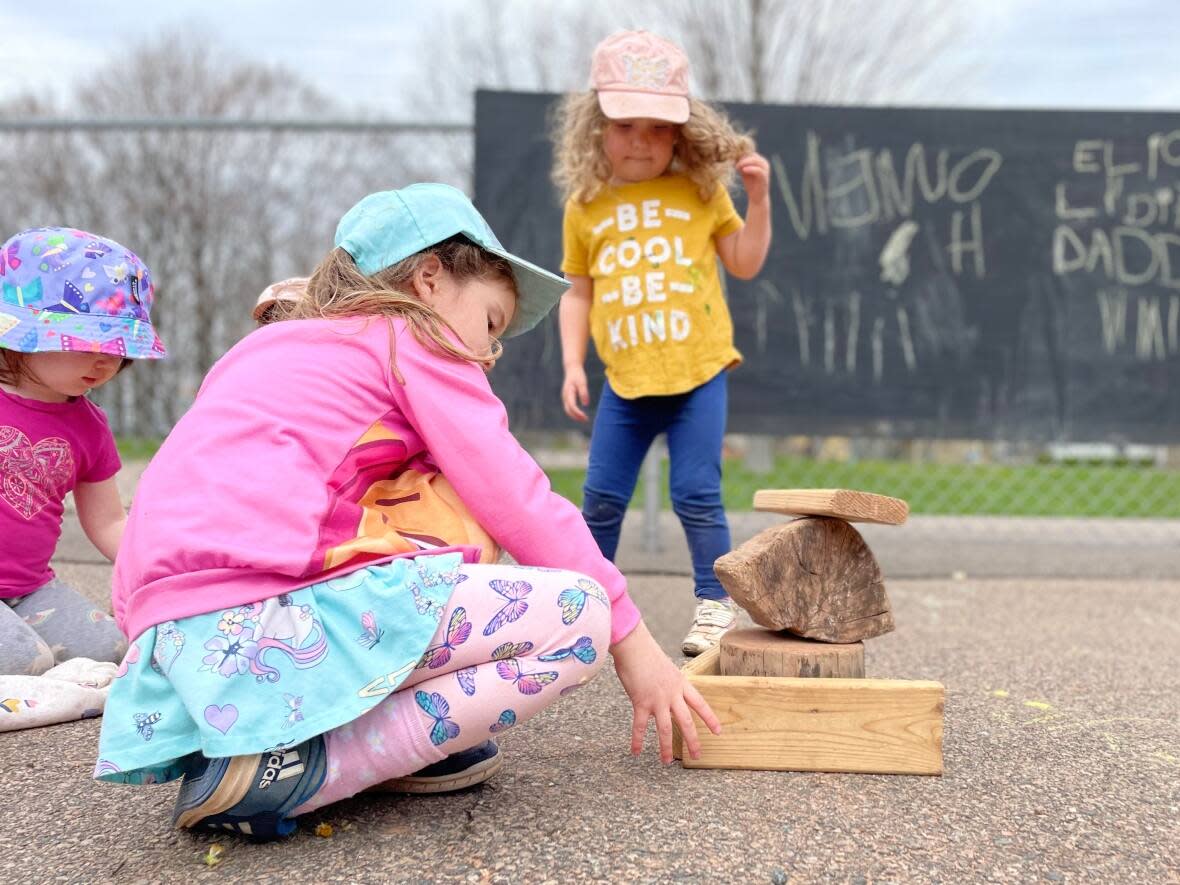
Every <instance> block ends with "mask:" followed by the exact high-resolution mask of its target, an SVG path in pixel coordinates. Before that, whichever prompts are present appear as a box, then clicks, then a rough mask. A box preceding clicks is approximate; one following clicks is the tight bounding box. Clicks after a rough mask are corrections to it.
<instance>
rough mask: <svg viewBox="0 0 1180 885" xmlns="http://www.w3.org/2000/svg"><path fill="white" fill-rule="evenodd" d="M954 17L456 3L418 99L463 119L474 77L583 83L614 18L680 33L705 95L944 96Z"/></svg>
mask: <svg viewBox="0 0 1180 885" xmlns="http://www.w3.org/2000/svg"><path fill="white" fill-rule="evenodd" d="M962 24H963V22H962V21H961V13H960V12H959V11H958V10H957V9H956V7H955V5H954V4H949V3H946V2H945V0H896V2H888V3H883V2H880V0H725V2H719V0H648V2H640V0H607V2H605V3H599V4H585V3H574V2H564V0H551V2H544V3H541V2H527V0H507V2H505V0H482V2H479V3H463V4H462V5H461V6H458V7H453V8H452V9H451V13H450V16H449V17H446V18H444V19H443V20H442V21H441V23H440V24H439V25H437V26H435V27H436V29H437V30H436V31H435V33H433V34H431V35H429V36H430V39H427V40H426V41H424V45H425V46H426V47H428V49H426V50H424V52H428V53H429V55H430V58H429V60H428V59H426V58H423V64H422V68H423V70H427V71H429V72H430V74H429V75H428V77H427V79H425V80H424V81H423V86H424V87H425V88H424V90H423V92H422V94H421V96H420V97H419V99H418V102H417V103H416V104H415V107H418V108H422V109H427V108H431V109H434V110H435V111H436V112H439V111H444V112H445V111H446V110H447V109H450V108H454V109H456V110H459V109H466V110H463V111H460V112H461V113H462V114H463V116H464V117H467V118H469V116H470V110H469V107H470V105H469V104H468V101H469V96H470V95H471V93H472V91H473V89H475V88H479V87H485V88H496V89H517V90H526V91H568V90H574V89H583V88H586V87H587V80H588V73H589V59H590V53H591V51H592V50H593V48H594V45H595V44H596V43H597V42H598V41H599V40H601V39H602V38H603V37H605V36H606V35H607V34H609V33H611V32H612V31H615V30H619V29H621V28H646V29H648V30H651V31H655V32H656V33H659V34H662V35H665V36H667V37H669V38H671V39H673V40H676V41H677V42H679V43H680V44H681V45H682V46H683V47H684V49H685V51H686V52H687V53H688V56H689V59H690V60H691V63H692V69H693V75H694V78H695V80H696V87H697V91H698V92H699V93H700V94H701V95H702V96H703V97H705V98H709V99H717V100H731V101H756V102H813V103H844V104H847V103H863V104H898V103H903V102H906V101H913V100H915V99H917V98H919V97H920V98H922V99H923V100H928V99H929V98H930V97H931V96H934V95H938V94H945V95H947V96H948V97H949V96H950V94H951V90H953V89H955V88H956V87H957V86H961V85H962V82H963V79H964V77H965V76H966V74H967V70H966V68H965V66H963V65H961V64H959V63H958V61H957V59H956V58H954V52H953V50H954V49H955V41H956V39H957V35H958V34H959V32H960V30H961V27H962ZM427 62H429V63H427ZM448 116H449V114H448Z"/></svg>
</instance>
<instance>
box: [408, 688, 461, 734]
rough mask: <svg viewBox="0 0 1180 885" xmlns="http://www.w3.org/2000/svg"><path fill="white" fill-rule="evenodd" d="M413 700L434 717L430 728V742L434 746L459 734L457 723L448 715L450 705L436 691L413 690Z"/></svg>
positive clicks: (428, 714) (449, 713)
mask: <svg viewBox="0 0 1180 885" xmlns="http://www.w3.org/2000/svg"><path fill="white" fill-rule="evenodd" d="M414 700H415V701H417V702H418V706H419V707H421V708H422V710H423V711H424V712H425V713H426V715H427V716H430V717H431V718H433V719H434V725H433V726H431V729H430V742H431V743H432V744H434V745H435V746H436V747H437V746H438V745H439V744H443V743H446V742H447V741H449V740H451V739H452V738H457V737H458V736H459V724H458V723H457V722H455V721H454V720H453V719H449V718H448V717H449V716H450V715H451V705H450V704H448V703H447V699H446V698H444V697H443V696H442V695H441V694H439V693H438V692H437V691H432V692H431V693H430V694H427V693H426V692H424V691H416V692H414Z"/></svg>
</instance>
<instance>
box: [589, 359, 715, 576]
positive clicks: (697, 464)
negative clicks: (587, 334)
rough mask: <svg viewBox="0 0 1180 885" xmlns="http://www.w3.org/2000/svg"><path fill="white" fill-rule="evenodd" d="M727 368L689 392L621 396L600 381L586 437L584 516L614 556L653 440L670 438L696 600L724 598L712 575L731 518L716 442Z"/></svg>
mask: <svg viewBox="0 0 1180 885" xmlns="http://www.w3.org/2000/svg"><path fill="white" fill-rule="evenodd" d="M726 375H727V373H726V372H724V371H723V372H720V373H718V374H717V375H716V376H715V377H714V378H713V379H712V380H711V381H707V382H705V383H704V384H702V385H701V386H700V387H697V388H695V389H694V390H690V391H689V392H688V393H680V394H676V395H675V396H642V397H639V398H637V399H623V398H622V397H620V396H619V395H618V394H616V393H615V392H614V391H613V390H612V389H611V387H610V384H609V383H607V384H606V385H604V386H603V389H602V396H601V398H600V399H599V402H598V410H597V412H596V413H595V415H594V430H593V432H592V433H591V436H590V467H589V469H588V470H587V472H586V485H585V488H584V489H583V491H584V493H585V498H584V502H583V504H582V516H583V518H584V519H585V520H586V525H588V526H589V527H590V532H591V533H592V534H593V535H594V540H595V541H597V542H598V548H599V549H600V550H601V551H602V555H603V556H605V557H606V558H607V559H609V560H611V561H613V560H614V558H615V551H616V550H617V549H618V546H619V531H620V529H621V528H622V525H623V515H624V514H625V513H626V511H627V504H628V503H629V502H630V500H631V495H632V494H633V493H634V491H635V483H636V481H637V480H638V479H639V468H640V467H641V466H642V465H643V459H644V456H646V455H647V450H648V449H649V448H650V447H651V444H652V441H653V440H654V439H655V438H656V436H658V435H659V434H661V433H666V434H667V435H668V459H669V461H670V462H671V492H672V509H673V510H674V511H675V512H676V515H677V516H678V517H680V524H681V525H682V526H684V535H685V537H686V538H687V539H688V549H689V552H690V553H691V554H692V572H693V579H694V581H695V584H696V589H695V593H696V596H697V598H698V599H725V598H726V597H727V594H726V592H725V589H724V588H723V587H722V586H721V582H720V581H718V580H717V576H716V575H715V574H713V563H714V562H715V561H716V559H717V557H719V556H722V555H724V554H726V553H728V552H729V545H730V542H729V522H728V520H726V518H725V508H724V507H723V506H722V504H721V440H722V436H723V435H724V434H725V416H726V409H727V404H728V395H727V394H728V385H727V382H726Z"/></svg>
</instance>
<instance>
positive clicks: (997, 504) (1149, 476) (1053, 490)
mask: <svg viewBox="0 0 1180 885" xmlns="http://www.w3.org/2000/svg"><path fill="white" fill-rule="evenodd" d="M547 472H548V474H549V478H550V481H551V482H552V483H553V487H554V489H555V490H556V491H557V492H558V493H559V494H561V495H564V496H565V497H567V498H569V499H570V500H571V501H573V502H575V503H576V504H579V505H580V504H581V501H582V483H583V481H584V479H585V472H584V471H582V470H550V471H547ZM662 488H663V497H664V503H663V506H664V508H665V509H667V508H668V507H670V506H671V505H670V503H669V501H668V493H667V488H668V465H667V462H666V461H665V463H664V464H663V482H662ZM768 488H769V489H791V488H803V489H806V488H812V489H825V488H847V489H859V490H862V491H867V492H878V493H880V494H883V495H893V496H894V497H898V498H904V499H905V500H907V501H908V502H909V504H910V510H911V512H913V513H927V514H946V515H961V516H968V515H1002V516H1105V517H1115V516H1121V517H1159V518H1172V519H1175V518H1180V471H1169V470H1159V469H1155V468H1146V467H1137V466H1131V465H1125V466H1105V465H1082V464H1071V465H1064V464H1053V465H1043V464H1030V465H1021V466H1003V465H994V464H982V465H963V464H911V463H908V462H900V461H858V462H855V463H835V462H821V461H813V460H810V459H805V458H792V457H780V458H778V459H776V461H775V466H774V469H773V470H772V471H771V472H770V473H753V472H751V471H749V470H747V469H745V468H744V467H743V466H742V465H741V464H740V463H737V462H727V463H726V465H725V469H724V474H723V478H722V497H723V499H724V501H725V508H726V509H727V510H749V509H750V507H751V501H752V500H753V496H754V492H755V490H757V489H768ZM642 494H643V490H642V487H640V488H639V489H638V490H637V494H636V496H635V498H634V499H633V500H632V502H631V506H632V507H641V506H642Z"/></svg>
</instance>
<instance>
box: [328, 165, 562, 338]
mask: <svg viewBox="0 0 1180 885" xmlns="http://www.w3.org/2000/svg"><path fill="white" fill-rule="evenodd" d="M454 236H463V237H466V238H467V239H469V240H470V241H471V242H472V243H474V244H475V245H477V246H479V247H481V248H483V249H486V250H487V251H489V252H491V253H492V254H494V255H499V256H500V257H501V258H503V259H504V260H506V261H507V262H508V263H509V264H510V265H511V266H512V275H513V277H514V278H515V280H516V290H517V293H518V298H517V301H516V313H515V315H514V316H513V317H512V322H511V323H509V324H508V328H507V330H506V331H505V332H504V336H503V337H505V338H511V337H513V336H514V335H519V334H521V333H522V332H527V331H528V330H529V329H531V328H533V326H535V325H537V323H539V322H540V321H541V319H542V318H543V317H544V316H545V314H547V313H549V311H550V310H552V309H553V305H555V304H556V303H557V302H558V300H559V299H560V298H561V296H562V293H564V292H565V290H566V289H568V288H569V283H568V282H566V281H565V280H564V279H563V278H561V277H559V276H557V274H552V273H550V272H549V271H547V270H542V269H541V268H539V267H537V266H536V265H535V264H532V263H531V262H528V261H525V260H524V259H523V258H519V257H518V256H516V255H513V254H512V253H511V252H509V251H507V250H506V249H505V248H504V247H503V246H502V245H501V244H500V241H499V240H498V239H496V235H495V234H494V233H492V229H491V228H490V227H488V223H487V222H486V221H484V218H483V216H482V215H480V214H479V212H478V211H477V210H476V208H475V206H473V205H472V204H471V201H470V200H469V199H467V196H466V195H465V194H464V193H463V192H462V191H460V190H458V189H456V188H453V187H451V186H450V185H447V184H436V183H428V184H411V185H410V186H408V187H403V188H400V189H399V190H394V191H380V192H378V193H375V194H369V195H368V196H367V197H365V198H364V199H363V200H361V201H360V202H359V203H357V204H356V205H355V206H353V207H352V208H351V209H349V210H348V212H346V213H345V215H344V217H343V218H341V219H340V224H339V225H337V227H336V241H335V242H336V245H337V246H338V247H340V248H341V249H343V250H344V251H346V252H347V253H348V254H349V255H351V256H352V260H353V261H355V262H356V266H357V268H358V269H359V270H360V272H361V273H363V274H365V275H366V276H372V275H373V274H375V273H377V272H378V271H382V270H384V269H385V268H387V267H390V266H392V265H394V264H397V263H398V262H399V261H401V260H403V259H405V258H409V257H410V256H411V255H414V254H415V253H417V252H421V251H422V250H423V249H426V248H429V247H430V246H433V245H434V244H436V243H441V242H442V241H443V240H449V239H450V238H451V237H454Z"/></svg>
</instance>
